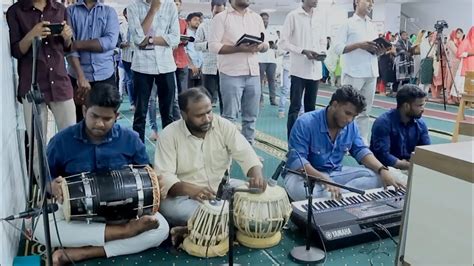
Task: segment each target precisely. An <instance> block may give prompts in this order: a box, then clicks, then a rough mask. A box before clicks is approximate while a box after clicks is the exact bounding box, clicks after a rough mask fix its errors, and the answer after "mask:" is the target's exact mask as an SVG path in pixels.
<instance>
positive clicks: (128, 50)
mask: <svg viewBox="0 0 474 266" xmlns="http://www.w3.org/2000/svg"><path fill="white" fill-rule="evenodd" d="M123 16H124V18H125V20H124V21H123V22H122V23H121V24H120V38H121V40H122V42H121V43H120V48H121V49H122V66H123V70H124V71H123V74H124V79H123V80H124V83H125V84H124V86H125V88H126V91H127V94H128V99H129V102H130V110H132V111H135V100H136V97H135V91H134V90H133V71H132V57H133V46H134V45H133V42H131V40H130V32H129V31H128V17H127V9H126V8H124V9H123ZM120 79H122V77H120Z"/></svg>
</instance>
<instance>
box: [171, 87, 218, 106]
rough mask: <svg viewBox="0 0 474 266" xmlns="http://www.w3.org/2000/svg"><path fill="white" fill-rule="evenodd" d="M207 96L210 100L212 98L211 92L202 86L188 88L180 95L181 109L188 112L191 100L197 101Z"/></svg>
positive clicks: (179, 103)
mask: <svg viewBox="0 0 474 266" xmlns="http://www.w3.org/2000/svg"><path fill="white" fill-rule="evenodd" d="M205 97H207V98H208V99H209V100H210V99H211V95H209V92H208V91H207V90H206V89H205V88H204V87H202V86H201V87H194V88H190V89H187V90H185V91H183V92H181V93H180V94H179V95H178V105H179V110H181V111H183V112H186V111H187V109H188V103H189V101H192V102H197V101H199V100H201V99H202V98H205Z"/></svg>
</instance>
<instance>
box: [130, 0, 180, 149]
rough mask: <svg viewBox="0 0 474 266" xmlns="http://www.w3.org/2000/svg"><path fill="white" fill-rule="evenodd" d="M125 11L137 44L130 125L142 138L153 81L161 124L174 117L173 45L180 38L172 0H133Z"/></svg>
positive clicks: (165, 123) (176, 12)
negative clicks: (134, 98) (133, 113)
mask: <svg viewBox="0 0 474 266" xmlns="http://www.w3.org/2000/svg"><path fill="white" fill-rule="evenodd" d="M127 11H128V23H129V24H128V25H129V31H130V32H131V38H132V41H133V42H134V44H135V45H136V47H137V49H135V51H134V54H133V59H132V70H133V71H134V73H133V75H134V88H135V91H136V95H137V102H136V106H135V107H136V110H135V116H134V118H133V129H134V130H135V131H137V132H138V134H139V136H140V139H141V140H142V141H144V139H145V124H146V114H147V109H148V108H147V107H148V101H149V99H150V94H151V90H152V87H153V83H155V84H156V86H157V88H158V90H157V94H158V98H159V100H160V101H159V102H160V104H159V106H160V114H161V123H162V127H163V128H164V127H166V126H167V125H168V124H171V123H172V122H173V121H174V119H173V114H172V107H173V102H174V100H175V91H176V82H175V71H176V64H175V62H174V58H173V47H176V46H178V44H179V39H180V34H179V22H178V10H177V8H176V5H175V3H174V1H173V0H137V1H135V2H134V3H133V4H131V5H130V6H129V7H127Z"/></svg>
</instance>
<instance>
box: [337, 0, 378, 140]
mask: <svg viewBox="0 0 474 266" xmlns="http://www.w3.org/2000/svg"><path fill="white" fill-rule="evenodd" d="M353 4H354V9H355V13H354V15H353V16H352V17H350V18H349V19H347V20H346V21H345V22H344V23H343V24H342V25H341V27H340V29H339V32H338V33H337V35H336V40H335V46H336V47H335V51H336V53H337V54H342V60H343V62H344V67H343V69H342V80H341V83H342V85H352V86H353V87H354V88H355V89H357V90H359V91H360V93H361V94H362V95H363V96H364V97H365V100H366V103H367V108H366V110H365V111H363V112H362V113H361V114H360V115H359V116H358V117H357V118H356V124H357V126H358V127H359V131H360V134H361V136H362V138H363V139H364V141H365V143H366V144H368V143H369V142H368V136H369V130H370V128H369V126H370V124H369V114H370V111H371V110H372V103H373V101H374V95H375V87H376V85H377V77H378V76H379V67H378V60H377V57H378V56H379V55H382V54H384V53H385V51H386V50H387V48H385V47H384V46H383V45H381V44H377V43H376V42H375V40H376V39H377V38H378V34H377V30H376V28H375V24H374V23H373V22H372V20H371V18H370V17H369V15H370V14H371V12H372V9H373V6H374V0H354V2H353Z"/></svg>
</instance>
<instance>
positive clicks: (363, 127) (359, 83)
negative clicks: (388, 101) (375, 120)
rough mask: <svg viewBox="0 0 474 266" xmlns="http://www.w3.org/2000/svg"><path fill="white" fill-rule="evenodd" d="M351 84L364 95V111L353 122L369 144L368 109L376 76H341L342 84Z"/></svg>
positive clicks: (370, 108)
mask: <svg viewBox="0 0 474 266" xmlns="http://www.w3.org/2000/svg"><path fill="white" fill-rule="evenodd" d="M346 84H347V85H352V87H353V88H354V89H356V90H358V91H359V92H360V94H362V96H364V97H365V102H366V104H367V106H366V108H365V111H363V112H362V113H360V114H359V115H358V116H357V117H356V119H355V122H356V124H357V127H358V128H359V132H360V136H361V137H362V138H363V139H364V142H365V144H369V132H370V117H369V114H370V111H372V104H373V102H374V95H375V88H376V86H377V78H354V77H351V76H349V75H347V74H344V75H343V77H342V85H346Z"/></svg>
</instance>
